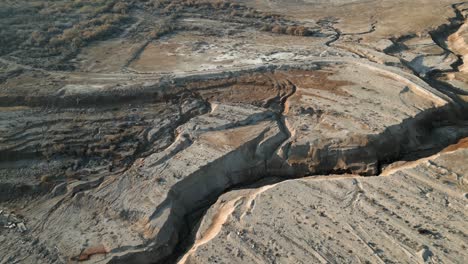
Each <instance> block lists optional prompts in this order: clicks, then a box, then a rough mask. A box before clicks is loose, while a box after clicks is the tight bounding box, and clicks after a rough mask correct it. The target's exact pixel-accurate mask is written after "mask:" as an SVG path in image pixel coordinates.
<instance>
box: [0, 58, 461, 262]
mask: <svg viewBox="0 0 468 264" xmlns="http://www.w3.org/2000/svg"><path fill="white" fill-rule="evenodd" d="M173 85H181V88H180V91H181V92H180V93H179V94H174V95H173V96H172V98H173V99H171V101H169V102H167V103H164V102H156V103H154V104H148V103H143V102H141V104H139V105H131V106H128V107H119V104H115V108H111V109H113V110H112V111H110V110H109V109H108V108H107V107H111V106H105V107H104V108H102V107H99V108H96V109H91V110H88V111H90V113H91V114H87V115H85V116H83V115H82V113H81V112H80V111H84V110H70V109H69V108H53V109H52V110H45V111H44V110H40V109H36V108H29V107H10V108H5V110H6V111H4V112H2V115H11V116H15V117H16V118H14V119H2V129H3V130H4V131H6V133H5V135H9V136H8V138H7V139H8V140H6V139H4V141H3V142H2V153H4V154H3V155H2V162H3V163H2V164H4V165H3V167H2V171H3V173H4V174H5V175H12V173H13V174H14V175H18V176H21V177H16V178H14V179H15V181H16V182H13V183H12V184H16V185H17V186H18V188H22V187H21V186H24V185H26V183H28V184H29V185H32V186H36V187H41V188H46V190H47V188H49V189H48V190H50V194H48V195H37V194H36V193H35V192H31V193H29V194H22V195H19V194H14V193H12V194H11V195H8V196H7V197H2V199H4V201H6V202H11V201H15V200H21V199H22V198H23V196H24V195H33V196H34V197H37V198H36V201H35V202H33V203H31V204H28V205H25V207H24V208H23V209H20V210H19V212H20V213H21V214H22V215H24V216H25V218H26V220H27V222H26V223H27V226H28V227H29V228H30V232H29V233H28V234H26V235H25V237H28V236H34V237H35V238H36V239H37V242H34V243H40V244H41V246H43V247H44V248H46V249H47V250H49V254H47V256H45V258H47V260H48V261H49V262H66V261H68V260H82V261H91V262H96V261H103V262H109V263H154V262H165V261H167V260H168V258H169V259H171V258H173V257H174V256H176V255H177V254H176V253H174V250H175V248H176V247H178V244H179V243H181V241H182V240H183V239H184V238H185V236H186V235H187V234H188V233H189V231H190V229H192V227H193V225H194V223H195V222H194V221H188V220H187V219H188V218H187V217H190V216H192V215H194V214H196V212H199V211H200V210H203V209H204V208H206V207H207V206H209V205H210V204H211V203H213V202H214V201H215V200H216V199H217V197H218V196H219V195H220V194H222V193H223V192H225V191H226V190H229V189H231V188H233V187H236V186H243V185H245V184H248V183H252V182H255V181H257V180H260V179H262V178H265V177H271V176H277V177H280V178H282V179H289V178H298V177H303V176H306V175H316V174H329V173H353V174H361V175H376V174H378V173H379V172H380V171H381V168H382V166H383V165H385V164H388V163H391V162H394V161H397V160H414V159H417V158H419V157H421V156H427V155H431V154H434V153H436V152H437V151H439V150H440V149H441V148H443V147H444V146H447V145H448V144H451V143H454V142H456V141H457V140H458V139H459V138H461V137H464V136H468V125H467V123H466V120H464V117H463V116H459V115H458V114H457V113H458V112H457V111H454V109H455V108H454V106H453V103H452V102H451V100H450V99H449V98H448V97H446V96H444V95H443V94H441V93H439V92H438V91H436V90H434V89H432V88H431V87H430V86H428V85H427V84H425V83H424V82H422V81H420V80H419V79H417V78H414V77H411V75H409V74H407V73H404V72H400V71H399V70H397V69H393V68H391V67H386V66H381V65H377V64H373V63H368V62H365V63H364V62H363V61H361V60H343V61H337V60H324V61H322V62H320V63H315V64H312V65H309V66H301V67H297V66H295V67H293V66H290V67H282V68H272V69H269V70H262V71H258V72H246V73H243V74H241V75H238V76H234V77H229V78H226V79H225V80H224V81H223V79H221V78H215V79H209V80H206V79H202V80H196V81H193V82H183V83H175V84H173ZM246 87H247V88H248V89H247V88H246ZM243 89H245V91H244V90H243ZM104 109H106V110H104ZM31 111H32V112H31ZM25 113H36V115H40V116H41V120H48V119H50V120H53V122H52V121H51V122H49V123H47V124H43V123H36V122H37V119H38V118H37V117H36V118H34V115H31V114H28V115H25ZM57 113H60V118H56V117H55V115H56V114H57ZM156 113H157V116H155V114H156ZM107 115H110V116H112V117H113V119H109V118H107V119H106V118H105V117H106V116H107ZM66 116H69V118H68V119H67V118H64V117H66ZM79 117H82V118H83V119H82V121H81V122H82V126H76V125H75V126H70V127H68V126H67V123H68V121H67V120H77V118H79ZM116 117H119V118H117V120H122V122H123V124H124V125H122V126H117V127H121V130H119V131H120V132H119V134H118V135H126V136H125V137H124V138H120V136H117V137H115V136H114V137H115V138H114V137H112V135H113V133H114V132H113V131H114V130H115V129H116V128H115V122H112V123H108V122H109V121H108V120H115V118H116ZM24 119H31V120H30V121H29V122H25V121H26V120H24ZM78 120H79V119H78ZM119 122H120V121H119ZM73 124H76V123H73ZM125 124H127V125H125ZM19 127H22V129H18V128H19ZM18 130H20V131H22V132H21V133H13V131H18ZM41 131H47V135H55V136H54V137H47V136H46V134H44V133H41ZM60 135H63V136H60ZM36 138H37V139H36ZM110 138H113V139H110ZM106 139H107V141H105V142H101V140H106ZM132 140H133V142H134V143H133V144H130V145H128V144H127V142H129V141H132ZM36 141H39V142H41V143H40V144H39V143H35V142H36ZM74 142H75V143H76V146H75V145H74V144H75V143H74ZM78 142H79V144H78ZM54 144H63V145H64V147H63V148H62V147H60V148H58V147H54ZM83 145H88V146H89V147H88V149H87V150H83V151H84V152H79V153H76V150H77V147H78V146H83ZM109 148H112V149H114V151H113V152H112V153H108V152H106V151H105V150H108V149H109ZM28 149H29V151H26V150H28ZM49 152H50V153H49ZM15 153H17V154H15ZM21 153H31V154H30V155H25V156H21ZM44 153H47V155H46V154H44ZM106 153H107V154H106ZM11 155H16V156H15V160H16V161H17V162H21V160H27V159H31V158H32V159H35V160H36V161H37V164H44V165H43V168H42V170H41V172H42V174H40V175H37V174H33V173H32V172H33V171H36V170H35V169H33V168H31V169H23V170H21V169H20V167H18V166H19V165H17V167H15V166H11V165H8V166H6V164H11V163H8V162H7V161H9V159H8V157H10V156H11ZM100 155H103V156H102V157H101V156H100ZM113 155H118V156H119V158H116V157H114V156H113ZM97 160H99V161H100V162H101V163H102V164H101V163H97ZM116 160H121V161H120V162H116ZM18 164H19V163H18ZM67 164H76V165H75V166H74V167H73V169H72V170H70V172H69V174H70V175H69V176H68V178H67V177H64V175H63V174H61V173H60V171H61V169H60V168H61V167H63V166H68V165H67ZM54 168H55V169H56V171H54ZM21 172H23V173H22V174H21ZM85 172H87V173H88V174H85ZM41 175H42V176H44V175H46V176H47V175H53V177H51V178H50V179H48V178H46V179H43V178H42V176H41ZM73 175H79V177H78V176H76V177H77V178H75V177H74V176H73ZM83 175H88V176H83ZM65 176H66V175H65ZM8 188H10V187H8ZM43 192H45V193H47V191H43ZM192 220H193V219H192ZM14 241H16V240H12V241H10V242H8V243H7V244H6V246H5V247H6V248H9V249H11V250H10V251H8V252H10V253H9V254H11V255H8V254H7V255H6V256H5V259H8V258H9V257H18V256H20V255H21V254H26V253H22V252H21V251H18V250H13V249H15V248H18V247H20V246H19V245H18V244H17V243H15V242H14ZM24 243H25V244H24V245H25V246H27V245H28V243H33V242H32V241H26V242H24ZM27 254H29V255H28V256H24V257H26V258H31V257H34V256H37V255H35V254H38V253H34V252H29V253H27ZM174 254H175V255H174Z"/></svg>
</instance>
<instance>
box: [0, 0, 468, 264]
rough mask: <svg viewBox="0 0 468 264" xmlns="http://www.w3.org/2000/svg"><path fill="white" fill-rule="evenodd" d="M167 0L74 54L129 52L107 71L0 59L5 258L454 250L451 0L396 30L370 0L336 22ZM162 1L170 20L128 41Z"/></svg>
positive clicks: (457, 170) (456, 253)
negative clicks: (161, 30)
mask: <svg viewBox="0 0 468 264" xmlns="http://www.w3.org/2000/svg"><path fill="white" fill-rule="evenodd" d="M338 2H339V1H337V3H338ZM377 2H381V1H377ZM377 2H376V3H377ZM433 2H434V3H433V4H434V6H437V8H438V10H442V9H443V8H442V7H441V3H439V2H437V1H433ZM435 2H437V3H435ZM443 2H444V3H445V2H447V3H448V2H449V1H448V0H444V1H443ZM261 3H262V1H257V2H256V4H258V5H260V6H262V5H261ZM340 3H341V2H340ZM343 3H344V2H343ZM153 4H154V5H153ZM179 4H180V5H181V8H180V9H178V8H177V7H176V4H170V3H169V2H167V3H166V2H164V3H163V2H161V3H160V6H158V5H157V4H155V3H153V2H148V3H147V8H151V10H152V11H151V12H148V11H147V10H143V9H141V6H142V5H143V4H141V3H135V5H136V6H137V7H138V8H137V7H135V9H131V10H132V12H134V13H131V14H130V16H135V17H138V22H137V23H136V24H134V25H133V26H132V28H129V29H128V31H127V32H125V34H123V35H122V36H121V37H120V38H118V39H117V40H109V41H108V42H103V43H96V45H95V46H92V47H86V48H84V49H85V51H86V52H84V51H83V54H81V55H82V56H79V57H78V58H79V60H78V59H77V60H75V61H70V62H69V63H76V64H86V63H87V62H88V63H93V65H88V66H89V67H87V68H89V69H94V68H96V67H99V63H100V62H98V60H97V59H96V58H93V59H92V60H91V59H90V58H89V56H90V55H89V54H95V55H96V56H98V57H99V56H102V57H103V58H102V59H103V61H105V62H106V63H110V64H111V63H118V62H121V61H124V62H125V63H124V65H120V66H119V65H109V67H110V68H112V69H120V70H116V71H115V72H114V71H113V72H102V69H101V70H99V71H98V70H96V71H94V70H93V72H78V71H74V72H57V71H56V72H53V71H47V70H44V69H40V68H33V67H32V66H26V65H22V64H20V63H19V62H15V61H14V60H13V61H12V60H11V58H10V57H8V58H6V59H3V58H0V59H1V60H0V62H1V63H2V64H1V65H0V70H1V69H3V68H5V69H6V70H5V71H7V72H8V74H3V75H2V76H4V78H3V77H2V80H0V81H1V83H0V85H2V87H1V88H2V89H1V91H0V221H1V226H0V243H1V244H2V247H1V249H0V253H1V254H0V263H18V262H23V263H69V262H85V263H175V262H180V263H192V262H193V263H211V262H217V261H218V262H236V263H238V262H259V263H270V262H286V263H289V262H344V261H345V260H351V261H353V260H354V259H356V262H360V261H361V262H365V261H369V262H391V261H395V260H402V261H407V262H417V261H422V262H424V261H431V260H432V261H434V262H459V261H460V260H462V259H463V258H464V257H465V256H464V253H463V252H464V251H463V247H464V245H463V243H464V239H465V238H464V235H463V231H464V230H463V225H462V219H463V217H464V213H463V206H462V205H463V203H464V199H466V197H465V196H466V194H465V192H466V190H465V187H464V185H465V182H464V178H463V177H464V174H466V173H465V171H466V168H465V165H464V164H463V161H464V160H465V159H466V156H467V155H468V153H467V152H466V150H465V148H464V146H465V145H466V144H465V143H466V142H465V141H461V142H460V143H459V144H458V145H452V146H450V147H449V148H448V149H445V150H444V148H445V147H447V146H449V145H450V144H454V143H456V142H457V141H458V140H459V139H461V138H465V137H467V136H468V123H467V119H468V117H467V116H466V111H464V110H465V109H466V108H464V107H465V103H466V98H465V97H464V96H465V94H464V92H463V89H464V88H463V87H461V86H460V87H461V88H460V87H458V86H457V85H458V84H457V83H456V82H453V83H450V82H448V81H447V80H446V79H444V77H448V74H455V75H457V76H459V74H462V73H463V71H462V68H460V70H459V69H458V68H457V67H455V66H457V65H458V64H459V63H460V60H459V58H458V57H457V56H458V55H461V53H463V43H462V41H461V40H460V39H461V38H462V37H461V36H462V35H463V26H462V23H461V22H460V20H461V17H462V16H463V12H464V11H463V10H464V9H463V7H462V6H463V5H461V4H456V5H454V6H452V8H447V10H448V11H447V12H448V13H451V12H453V11H455V12H456V13H455V16H456V17H455V18H453V19H451V20H450V21H449V23H448V24H445V25H443V26H440V27H434V25H433V24H434V23H435V22H434V21H439V20H445V17H446V16H445V15H442V14H437V16H436V15H435V14H429V13H428V14H424V15H422V16H423V18H421V19H422V20H424V21H419V20H418V21H415V22H417V27H416V24H415V27H416V28H418V29H419V30H420V32H409V29H408V28H407V25H406V24H404V23H403V22H405V21H399V22H398V23H397V24H398V28H395V29H391V30H390V29H389V28H388V23H389V21H390V20H389V17H390V16H389V15H388V14H387V13H386V12H384V11H382V10H387V9H385V8H384V9H382V7H378V8H377V9H376V10H377V11H376V12H379V14H382V19H381V20H379V19H378V18H375V17H374V18H372V17H371V18H372V19H371V20H372V21H370V22H369V23H368V22H366V21H367V19H365V20H364V21H361V22H359V23H357V22H356V23H351V24H348V25H345V24H346V23H345V21H348V20H349V19H350V17H347V16H346V17H344V16H343V17H340V16H339V15H340V12H341V11H337V10H335V11H333V10H331V11H326V12H331V13H330V14H332V15H333V16H337V17H321V16H320V17H316V16H314V15H310V16H311V17H309V18H305V17H302V15H299V13H298V14H295V15H292V16H290V17H288V18H287V19H286V17H285V16H280V15H268V14H267V13H265V12H260V11H254V10H253V9H252V8H248V7H246V6H244V5H237V4H232V5H231V4H228V3H218V4H212V3H211V2H210V1H203V2H199V1H182V2H180V3H179ZM249 4H252V3H246V5H249ZM367 4H369V3H367ZM413 4H414V3H407V4H406V5H408V6H412V5H413ZM277 5H278V6H285V7H287V8H290V3H286V2H284V1H283V2H281V1H280V2H278V3H277ZM277 5H276V4H275V5H272V6H270V8H273V9H275V8H277V7H278V6H277ZM298 5H299V6H303V7H304V9H308V8H310V6H309V4H308V3H300V4H298ZM373 5H374V3H371V4H369V6H373ZM150 6H153V7H150ZM320 6H321V5H317V8H320ZM182 7H183V8H182ZM215 7H216V8H218V9H219V10H218V11H216V15H213V17H208V16H207V14H206V10H214V9H215ZM359 7H361V9H362V10H365V11H366V12H363V13H362V16H363V17H364V16H367V15H368V14H367V12H368V11H369V8H370V7H368V6H366V5H365V4H364V3H361V1H353V2H352V3H351V2H350V3H348V4H347V5H343V8H345V9H346V10H354V11H355V10H357V9H359ZM163 8H164V9H167V10H165V11H164V12H162V9H163ZM349 8H351V9H349ZM356 8H357V9H356ZM395 8H396V9H398V10H399V8H400V6H398V7H395ZM174 10H179V11H180V14H179V15H178V16H174V17H172V18H171V19H172V20H171V21H174V23H175V24H176V25H174V28H177V30H175V31H174V32H173V34H169V35H166V36H165V37H162V36H159V35H157V34H156V35H157V36H152V37H150V38H144V41H141V39H140V37H141V36H140V35H138V34H140V33H141V32H146V31H148V30H147V28H146V27H148V24H147V22H145V21H146V20H148V21H150V20H151V19H153V18H154V16H157V15H161V16H166V15H167V13H171V12H172V11H174ZM228 10H229V12H233V14H230V15H229V16H227V11H228ZM388 10H390V11H388V12H390V13H391V12H394V13H395V12H396V11H395V10H393V9H392V8H390V7H388ZM443 10H445V9H443ZM234 11H236V12H241V11H242V12H244V13H243V14H242V15H239V14H237V13H234ZM286 11H287V10H286ZM332 11H333V12H332ZM166 12H167V13H166ZM197 12H198V13H197ZM314 12H315V11H314ZM324 12H325V11H324ZM412 12H413V11H412ZM354 13H355V12H354ZM354 13H353V16H354ZM341 15H342V14H341ZM395 15H396V14H395ZM398 15H400V14H398ZM451 15H453V14H451ZM140 16H141V17H142V18H141V17H140ZM439 16H440V17H439ZM227 18H229V19H227ZM158 19H159V17H158ZM293 19H296V20H293ZM270 20H271V21H274V22H275V23H278V25H274V27H273V26H272V28H275V30H274V31H275V33H271V32H266V31H262V30H260V29H259V28H260V27H262V26H265V25H264V24H265V23H267V22H268V21H270ZM374 20H375V21H374ZM429 20H430V21H429ZM432 20H434V21H432ZM176 22H177V23H176ZM260 22H261V23H260ZM400 22H401V23H400ZM423 22H425V23H427V27H423V25H425V24H424V23H423ZM145 23H146V24H145ZM148 23H149V22H148ZM178 23H182V24H184V25H185V26H184V27H180V24H178ZM402 23H403V24H402ZM191 24H193V25H192V26H190V27H189V25H191ZM177 25H179V27H177ZM437 25H440V24H437ZM171 27H172V25H171ZM182 28H184V29H182ZM283 28H285V30H284V32H283V30H282V29H283ZM288 28H289V29H291V28H292V30H289V29H288ZM297 29H304V30H305V29H307V32H308V33H307V34H304V35H306V36H296V35H298V34H296V33H295V32H296V31H297ZM398 30H399V31H398ZM133 31H135V32H134V33H132V32H133ZM289 31H291V32H293V31H294V32H293V33H294V34H290V35H284V34H283V33H287V32H289ZM389 32H399V34H400V35H398V36H396V35H395V34H393V33H392V34H393V35H392V34H390V33H389ZM413 33H414V34H413ZM287 34H289V33H287ZM457 34H458V35H457ZM299 35H302V34H299ZM253 36H255V37H253ZM122 39H125V40H129V42H126V41H122ZM444 43H449V44H448V45H446V44H444ZM106 48H108V49H110V50H109V51H107V50H106ZM135 49H136V50H138V52H136V53H131V54H127V53H126V52H129V51H133V50H135ZM102 51H106V52H107V54H111V53H112V52H115V54H119V55H120V54H121V55H122V56H128V58H130V59H129V60H126V59H124V58H119V60H116V61H113V60H111V59H109V58H104V57H105V56H103V55H102V54H101V55H100V54H99V52H102ZM112 54H114V53H112ZM115 54H114V55H113V56H115ZM87 56H88V57H87ZM109 56H110V55H109ZM194 58H195V59H194ZM152 64H157V65H156V66H157V67H156V66H155V67H152ZM2 65H5V67H3V66H2ZM137 66H138V67H141V69H143V68H144V69H150V70H148V71H141V72H139V71H137V70H136V68H138V67H137ZM153 66H154V65H153ZM119 67H120V68H119ZM132 67H133V68H132ZM12 68H18V69H21V70H20V71H18V72H17V73H15V74H9V72H10V70H11V69H12ZM151 69H153V70H154V71H153V70H151ZM460 76H461V75H460ZM447 79H448V78H447ZM31 80H32V81H31ZM459 80H460V78H459ZM461 82H463V81H461ZM35 86H37V89H32V88H31V87H35ZM455 86H457V87H455ZM28 89H30V90H28ZM364 176H373V177H369V178H367V177H364ZM413 211H414V212H416V213H414V212H413ZM451 221H452V222H451ZM337 237H339V238H342V239H337ZM376 238H378V239H376ZM245 245H247V247H246V246H245Z"/></svg>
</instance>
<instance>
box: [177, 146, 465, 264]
mask: <svg viewBox="0 0 468 264" xmlns="http://www.w3.org/2000/svg"><path fill="white" fill-rule="evenodd" d="M467 153H468V150H467V149H466V148H465V147H464V144H463V143H462V142H461V143H460V144H459V145H458V146H457V145H455V146H453V147H450V148H448V150H447V151H444V152H443V153H440V154H437V155H435V156H432V157H429V158H425V159H422V160H418V161H415V162H410V163H403V164H401V163H399V164H395V165H394V166H392V168H391V169H388V170H386V171H385V172H384V173H383V174H382V175H381V176H380V177H369V178H366V177H360V176H356V175H340V176H333V175H329V176H315V177H308V178H304V179H299V180H288V181H283V182H281V183H273V184H272V183H258V184H257V185H263V186H262V187H258V186H256V185H252V186H250V187H246V188H245V189H242V190H234V191H231V192H228V193H226V194H224V195H222V196H221V197H220V198H219V199H218V201H217V202H216V203H215V204H214V205H213V206H212V207H210V209H208V211H207V213H206V215H205V216H204V217H203V220H202V222H201V224H200V228H199V229H198V231H197V233H196V237H195V239H194V242H193V245H191V246H190V247H189V250H187V251H186V252H185V253H183V254H182V257H181V258H180V259H179V261H178V263H208V262H219V263H239V262H242V263H258V262H260V263H270V262H280V263H290V262H317V263H330V262H333V263H334V262H338V263H339V262H344V261H346V262H351V263H360V262H366V261H367V262H376V263H384V262H388V261H393V260H396V259H398V261H399V262H403V263H427V262H453V263H460V261H462V259H464V257H465V253H464V248H465V246H466V245H465V243H466V237H465V234H464V226H465V224H464V219H465V218H466V210H465V209H464V208H465V204H466V199H467V197H466V191H467V190H468V189H467V187H466V186H467V181H466V176H467V174H466V171H467V169H468V168H467V167H466V164H465V162H464V161H463V160H464V157H466V155H467Z"/></svg>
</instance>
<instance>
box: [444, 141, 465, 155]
mask: <svg viewBox="0 0 468 264" xmlns="http://www.w3.org/2000/svg"><path fill="white" fill-rule="evenodd" d="M465 148H468V138H463V139H461V140H460V141H458V143H456V144H453V145H450V146H448V147H446V148H445V149H443V150H442V152H452V151H455V150H458V149H465Z"/></svg>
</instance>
